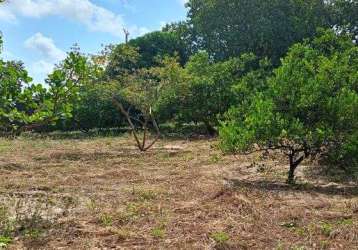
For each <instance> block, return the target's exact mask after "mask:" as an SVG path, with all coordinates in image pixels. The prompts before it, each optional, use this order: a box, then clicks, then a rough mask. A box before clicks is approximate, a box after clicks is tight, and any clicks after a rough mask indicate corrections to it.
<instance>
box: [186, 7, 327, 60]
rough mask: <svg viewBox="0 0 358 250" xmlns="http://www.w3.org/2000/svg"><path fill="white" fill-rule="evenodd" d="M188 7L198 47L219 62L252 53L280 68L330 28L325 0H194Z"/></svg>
mask: <svg viewBox="0 0 358 250" xmlns="http://www.w3.org/2000/svg"><path fill="white" fill-rule="evenodd" d="M187 7H188V8H189V12H188V23H189V26H190V27H192V29H193V32H194V35H195V40H194V41H195V43H197V44H199V45H200V47H201V48H202V49H205V50H207V51H208V52H209V54H210V55H211V56H214V57H215V58H216V59H219V60H223V59H227V58H230V57H235V56H240V55H241V54H243V53H248V52H252V53H254V54H256V55H258V56H259V57H261V58H264V57H268V58H270V59H272V60H273V62H274V63H275V64H276V63H279V59H280V58H281V57H282V56H283V55H284V54H285V53H286V51H287V49H288V48H289V47H290V46H291V45H292V44H294V43H296V42H299V41H301V40H302V39H304V38H307V37H312V36H314V35H315V33H316V29H317V27H328V24H329V23H328V20H327V15H328V14H327V9H326V5H325V1H324V0H309V1H302V0H236V1H232V0H190V1H189V2H188V4H187Z"/></svg>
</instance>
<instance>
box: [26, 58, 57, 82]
mask: <svg viewBox="0 0 358 250" xmlns="http://www.w3.org/2000/svg"><path fill="white" fill-rule="evenodd" d="M54 67H55V65H54V64H53V63H50V62H47V61H45V60H40V61H37V62H34V63H33V64H32V65H31V66H30V70H31V72H32V73H34V75H36V76H40V78H41V79H45V78H46V76H47V75H48V74H50V73H51V72H52V71H53V69H54Z"/></svg>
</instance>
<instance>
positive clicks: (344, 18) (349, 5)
mask: <svg viewBox="0 0 358 250" xmlns="http://www.w3.org/2000/svg"><path fill="white" fill-rule="evenodd" d="M328 3H329V6H330V13H331V26H332V27H335V28H336V29H338V30H339V31H341V32H347V33H349V34H351V35H352V36H353V37H354V38H355V39H357V38H358V1H356V0H353V1H352V0H331V1H329V2H328Z"/></svg>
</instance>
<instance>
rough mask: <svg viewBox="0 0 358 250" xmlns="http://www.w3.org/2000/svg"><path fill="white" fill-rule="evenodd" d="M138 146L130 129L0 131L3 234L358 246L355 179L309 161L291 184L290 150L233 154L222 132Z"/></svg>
mask: <svg viewBox="0 0 358 250" xmlns="http://www.w3.org/2000/svg"><path fill="white" fill-rule="evenodd" d="M132 145H133V142H132V140H131V139H129V137H128V136H122V137H115V138H94V139H82V140H74V139H62V140H52V139H17V140H13V141H7V140H0V243H1V242H2V243H1V244H2V245H3V246H5V245H7V247H8V249H358V188H357V186H355V185H352V184H354V183H351V185H350V184H349V183H348V184H347V183H345V184H336V183H332V182H329V181H328V180H326V179H324V178H319V177H318V176H317V175H309V174H308V173H309V172H310V171H309V170H310V167H303V168H301V171H300V172H299V183H300V184H299V185H297V186H295V187H289V186H287V185H285V179H286V171H287V167H286V165H285V164H286V162H285V161H284V159H280V158H279V157H277V158H266V159H264V158H262V157H260V156H259V155H251V156H236V157H234V156H224V155H222V154H221V153H220V151H219V150H218V149H217V147H216V145H217V141H215V140H211V141H208V140H195V141H189V140H162V141H160V142H159V143H158V144H156V146H155V148H153V149H152V150H150V151H148V152H146V153H141V152H138V151H137V150H136V148H135V147H133V146H132ZM305 164H306V165H309V163H305ZM1 234H3V235H1ZM10 240H11V242H10ZM1 244H0V245H1ZM0 248H1V246H0Z"/></svg>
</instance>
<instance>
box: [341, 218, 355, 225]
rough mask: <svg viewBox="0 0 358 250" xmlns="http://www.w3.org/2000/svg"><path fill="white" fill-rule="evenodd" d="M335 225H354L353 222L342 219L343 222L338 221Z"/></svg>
mask: <svg viewBox="0 0 358 250" xmlns="http://www.w3.org/2000/svg"><path fill="white" fill-rule="evenodd" d="M337 224H338V225H342V226H351V225H353V224H354V222H353V220H352V219H343V220H340V221H338V223H337Z"/></svg>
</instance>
